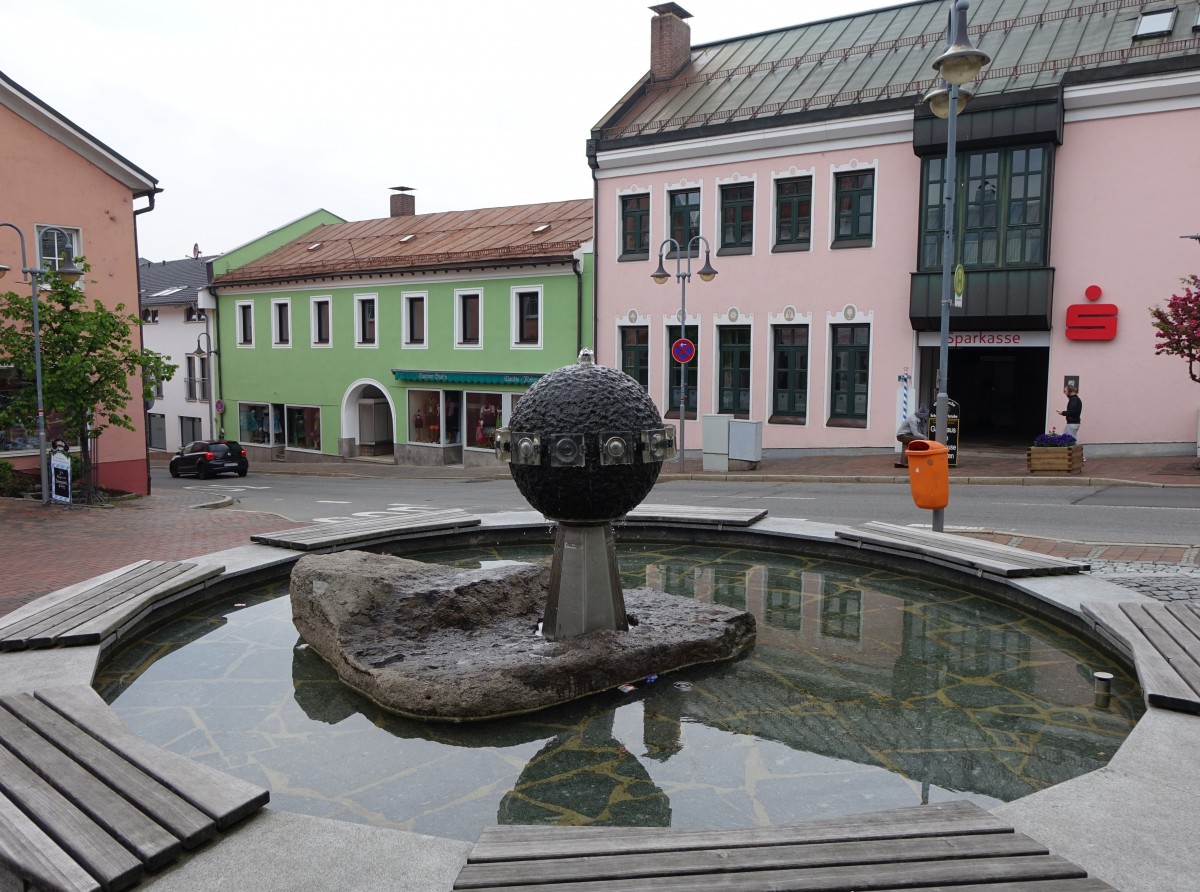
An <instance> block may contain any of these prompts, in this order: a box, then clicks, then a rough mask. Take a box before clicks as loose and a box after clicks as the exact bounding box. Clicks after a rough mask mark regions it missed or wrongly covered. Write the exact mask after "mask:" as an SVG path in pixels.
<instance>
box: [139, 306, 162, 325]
mask: <svg viewBox="0 0 1200 892" xmlns="http://www.w3.org/2000/svg"><path fill="white" fill-rule="evenodd" d="M142 324H143V325H157V324H158V310H152V309H149V308H147V309H145V310H142Z"/></svg>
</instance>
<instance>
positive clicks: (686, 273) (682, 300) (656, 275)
mask: <svg viewBox="0 0 1200 892" xmlns="http://www.w3.org/2000/svg"><path fill="white" fill-rule="evenodd" d="M700 244H703V245H704V266H702V267H701V268H700V269H698V270H697V271H696V275H698V276H699V277H700V278H701V279H702V280H704V281H705V282H711V281H712V280H713V279H714V278H715V277H716V275H717V271H716V270H715V269H713V265H712V262H711V260H710V256H711V250H710V248H709V245H708V240H707V239H706V238H704V236H702V235H693V236H692V237H691V238H690V239H689V240H688V243H687V250H686V251H684V250H683V249H682V248H680V246H679V242H677V241H675V239H673V238H668V239H663V243H662V244H661V245H659V246H658V269H656V270H655V271H654V272H652V273H651V274H650V278H652V279H653V280H654V281H655V282H657V283H658V284H659V285H665V284H667V279H669V278H671V274H670V273H669V272H667V268H666V266H664V265H663V257H664V256H665V255H664V250H665V249H666V247H667V245H672V246H673V247H674V250H675V279H676V281H678V282H679V317H678V318H679V336H680V338H682V337H683V336H684V335H685V334H686V332H687V283H688V282H689V281H691V278H692V248H693V247H697V246H699V245H700ZM685 253H686V254H687V266H686V267H685V266H684V265H683V255H684V254H685ZM687 379H688V363H686V362H681V363H679V472H680V473H681V474H682V473H683V459H684V450H683V430H684V428H685V427H687Z"/></svg>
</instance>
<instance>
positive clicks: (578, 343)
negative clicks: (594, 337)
mask: <svg viewBox="0 0 1200 892" xmlns="http://www.w3.org/2000/svg"><path fill="white" fill-rule="evenodd" d="M593 266H594V264H593ZM571 271H572V272H573V273H575V355H576V356H578V355H579V353H580V351H582V350H583V264H581V263H580V262H579V258H578V257H576V256H574V255H572V256H571Z"/></svg>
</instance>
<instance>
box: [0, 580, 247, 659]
mask: <svg viewBox="0 0 1200 892" xmlns="http://www.w3.org/2000/svg"><path fill="white" fill-rule="evenodd" d="M224 570H225V568H224V567H220V566H212V565H204V566H199V565H197V564H193V563H186V562H184V563H180V562H178V561H139V562H138V563H136V564H130V565H129V566H128V567H125V568H123V569H122V570H120V571H119V572H118V573H117V575H115V576H113V577H112V578H110V579H108V580H106V581H104V582H100V583H97V584H96V585H92V586H88V587H87V588H85V589H83V590H82V591H80V592H77V593H76V594H74V595H72V596H71V597H69V598H65V599H62V600H58V601H53V596H51V595H48V596H47V598H48V599H50V600H52V601H53V602H52V603H49V604H47V605H46V606H44V607H41V608H35V609H34V610H32V611H30V612H24V611H22V612H18V613H17V614H16V615H15V618H14V617H13V616H9V617H5V619H4V620H3V621H0V650H23V649H25V648H29V647H55V646H70V645H83V644H98V643H100V642H102V641H105V640H106V639H107V638H108V637H109V636H111V635H114V634H117V633H118V632H119V630H120V629H121V628H123V627H127V626H129V625H130V624H132V623H135V622H136V621H137V620H138V619H139V618H140V617H141V616H142V615H143V614H145V613H147V612H148V611H149V610H151V609H152V608H154V607H157V606H158V605H160V604H163V603H165V602H168V601H170V600H174V599H176V598H179V597H184V596H186V595H187V594H189V593H190V592H191V591H192V590H194V589H196V588H197V587H200V586H202V585H203V584H204V582H205V581H206V580H208V579H211V578H212V577H214V576H219V575H220V574H221V573H223V572H224Z"/></svg>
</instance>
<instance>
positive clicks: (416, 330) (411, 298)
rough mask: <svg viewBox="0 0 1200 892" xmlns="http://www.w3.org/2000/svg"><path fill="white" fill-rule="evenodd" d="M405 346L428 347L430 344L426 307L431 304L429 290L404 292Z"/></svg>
mask: <svg viewBox="0 0 1200 892" xmlns="http://www.w3.org/2000/svg"><path fill="white" fill-rule="evenodd" d="M401 296H402V298H403V300H404V346H405V347H419V348H422V349H424V348H427V347H428V346H429V340H428V333H427V329H426V326H427V325H428V321H427V316H426V308H427V307H428V306H429V292H427V291H419V292H418V291H413V292H408V291H406V292H404V293H403V294H402V295H401Z"/></svg>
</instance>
